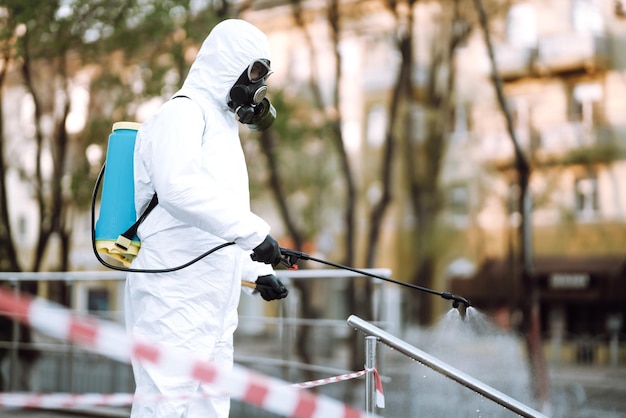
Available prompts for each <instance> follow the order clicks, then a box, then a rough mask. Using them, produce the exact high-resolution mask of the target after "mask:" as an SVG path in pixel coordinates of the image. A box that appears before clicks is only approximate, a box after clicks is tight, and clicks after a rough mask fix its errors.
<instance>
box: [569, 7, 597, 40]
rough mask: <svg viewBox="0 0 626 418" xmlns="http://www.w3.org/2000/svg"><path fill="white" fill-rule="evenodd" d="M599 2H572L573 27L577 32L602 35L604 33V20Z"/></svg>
mask: <svg viewBox="0 0 626 418" xmlns="http://www.w3.org/2000/svg"><path fill="white" fill-rule="evenodd" d="M598 3H599V2H598V0H573V1H572V26H573V27H574V30H576V31H577V32H591V33H595V34H601V33H602V32H603V31H604V19H603V18H602V11H601V10H600V5H599V4H598Z"/></svg>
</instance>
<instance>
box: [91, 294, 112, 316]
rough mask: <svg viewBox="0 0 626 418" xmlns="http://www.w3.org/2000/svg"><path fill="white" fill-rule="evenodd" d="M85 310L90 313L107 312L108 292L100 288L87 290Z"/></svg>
mask: <svg viewBox="0 0 626 418" xmlns="http://www.w3.org/2000/svg"><path fill="white" fill-rule="evenodd" d="M87 310H88V311H89V312H92V313H106V312H107V311H108V310H109V291H108V290H107V289H102V288H93V289H89V290H88V291H87Z"/></svg>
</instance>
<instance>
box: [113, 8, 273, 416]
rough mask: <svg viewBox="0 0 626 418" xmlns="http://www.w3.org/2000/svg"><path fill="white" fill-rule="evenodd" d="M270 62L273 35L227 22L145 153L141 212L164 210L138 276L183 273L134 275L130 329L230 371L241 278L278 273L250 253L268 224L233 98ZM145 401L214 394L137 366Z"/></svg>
mask: <svg viewBox="0 0 626 418" xmlns="http://www.w3.org/2000/svg"><path fill="white" fill-rule="evenodd" d="M259 58H266V59H270V53H269V44H268V41H267V38H266V36H265V35H264V34H263V33H262V32H261V31H259V30H258V29H257V28H255V27H254V26H252V25H251V24H249V23H247V22H245V21H242V20H235V19H231V20H226V21H223V22H221V23H219V24H218V25H217V26H215V28H214V29H213V30H212V31H211V33H210V34H209V36H208V37H207V38H206V40H205V41H204V43H203V44H202V47H201V49H200V51H199V53H198V55H197V57H196V60H195V62H194V63H193V65H192V66H191V69H190V71H189V74H188V76H187V78H186V79H185V82H184V84H183V87H182V88H181V90H180V91H179V92H178V93H177V94H176V95H175V96H174V97H176V96H185V97H180V98H173V99H171V100H169V101H168V102H166V103H165V104H164V105H163V106H162V107H161V108H160V109H159V110H158V111H157V112H156V113H155V114H154V115H153V116H152V117H151V118H150V119H149V120H147V121H146V122H145V123H143V124H142V126H141V128H140V129H139V132H138V134H137V140H136V144H135V160H134V169H135V206H136V208H137V212H138V213H137V215H138V216H139V215H140V214H141V213H142V212H143V210H144V209H145V207H146V206H147V204H148V202H149V200H150V198H151V197H152V195H153V193H155V192H156V193H157V195H158V199H159V203H158V205H157V206H156V207H155V208H154V210H153V211H152V212H151V213H150V215H149V216H148V217H147V218H146V219H145V221H144V222H143V223H142V224H141V226H140V228H139V231H138V235H139V238H140V239H141V250H140V251H139V255H138V256H137V258H136V259H135V260H134V261H133V264H132V268H133V269H151V270H154V269H164V268H170V267H175V266H179V265H181V264H184V263H186V262H188V261H190V260H192V259H194V258H195V257H197V256H199V255H200V254H202V253H204V252H206V251H207V250H209V249H211V248H214V247H216V246H218V245H220V244H223V243H226V242H235V244H236V245H230V246H227V247H225V248H223V249H220V250H218V251H216V252H214V253H213V254H211V255H209V256H208V257H205V258H203V259H202V260H200V261H199V262H197V263H195V264H192V265H191V266H189V267H186V268H184V269H182V270H178V271H175V272H170V273H159V274H157V273H129V274H128V277H127V282H126V307H125V308H126V325H127V329H128V332H129V333H130V334H131V335H133V336H135V337H146V338H148V339H150V340H152V341H156V342H158V343H160V344H162V345H165V346H168V347H176V348H181V349H185V350H188V351H190V352H193V353H194V355H199V356H201V358H203V359H205V360H208V361H212V362H218V363H220V364H226V365H228V366H232V362H233V333H234V331H235V328H236V327H237V306H238V304H239V296H240V294H241V283H240V282H241V280H247V281H251V282H254V281H255V280H256V279H257V277H259V276H261V275H266V274H273V269H272V266H271V265H269V264H263V263H259V262H254V261H252V260H251V258H250V251H251V250H252V249H254V248H255V247H256V246H258V245H259V244H260V243H261V242H262V241H263V240H264V238H265V237H266V236H267V235H268V233H269V230H270V227H269V225H268V224H267V223H266V222H265V221H263V220H262V219H261V218H259V217H258V216H257V215H255V214H254V213H252V212H251V211H250V202H249V186H248V172H247V167H246V162H245V159H244V153H243V150H242V147H241V143H240V139H239V134H238V126H239V124H238V122H237V121H236V120H235V118H234V115H233V113H232V112H231V111H230V110H229V109H228V107H227V104H226V97H227V95H228V92H229V90H230V88H231V87H232V86H233V84H234V83H235V82H236V80H237V78H238V77H239V76H240V74H241V73H242V71H244V70H245V69H246V67H247V66H248V65H249V64H250V63H251V62H252V61H253V60H255V59H259ZM133 369H134V374H135V380H136V384H137V389H136V395H137V396H138V397H140V396H141V395H143V394H154V393H161V394H169V395H171V394H195V393H198V392H204V391H209V390H210V389H209V388H207V387H204V385H202V384H200V383H198V382H197V381H194V380H192V379H191V378H190V377H189V376H187V375H185V374H184V373H183V374H182V375H176V373H171V371H162V370H159V369H158V368H157V367H154V366H150V365H148V364H140V363H138V362H135V363H134V364H133ZM229 408H230V400H229V398H228V397H224V396H216V397H211V398H208V399H207V400H202V401H193V402H186V401H182V400H181V401H176V400H168V401H165V402H159V403H155V402H146V403H141V402H136V403H135V405H133V409H132V415H131V416H132V417H133V418H148V417H149V418H178V417H186V418H213V417H219V418H225V417H228V414H229Z"/></svg>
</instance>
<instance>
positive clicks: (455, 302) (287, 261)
mask: <svg viewBox="0 0 626 418" xmlns="http://www.w3.org/2000/svg"><path fill="white" fill-rule="evenodd" d="M280 253H281V255H282V256H283V258H281V260H280V263H281V264H282V265H284V266H285V267H287V268H288V269H291V270H296V269H297V268H298V264H297V263H298V260H310V261H315V262H318V263H321V264H326V265H327V266H331V267H337V268H340V269H343V270H349V271H352V272H354V273H358V274H362V275H364V276H369V277H373V278H375V279H380V280H384V281H386V282H390V283H394V284H398V285H400V286H406V287H410V288H411V289H416V290H421V291H422V292H426V293H430V294H432V295H437V296H441V297H442V298H444V299H446V300H451V301H452V306H453V307H454V308H457V309H458V308H459V307H460V305H461V304H463V305H464V308H469V307H470V306H472V305H471V304H470V302H469V300H467V299H465V298H464V297H462V296H457V295H453V294H452V293H450V292H438V291H436V290H433V289H429V288H427V287H422V286H418V285H416V284H412V283H406V282H401V281H399V280H394V279H391V278H389V277H385V276H380V275H378V274H374V273H369V272H367V271H363V270H359V269H355V268H353V267H348V266H344V265H342V264H337V263H333V262H331V261H326V260H321V259H319V258H315V257H311V256H310V255H308V254H306V253H303V252H301V251H295V250H290V249H288V248H282V247H281V249H280Z"/></svg>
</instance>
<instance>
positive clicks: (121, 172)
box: [95, 122, 141, 266]
mask: <svg viewBox="0 0 626 418" xmlns="http://www.w3.org/2000/svg"><path fill="white" fill-rule="evenodd" d="M140 126H141V124H139V123H136V122H116V123H114V124H113V130H112V132H111V134H110V135H109V143H108V145H107V154H106V165H105V168H104V179H103V185H102V195H101V200H100V216H99V218H98V221H97V222H96V231H95V238H96V239H95V241H96V249H97V250H98V252H100V253H103V254H105V255H107V256H109V257H112V258H114V259H116V260H117V261H119V262H121V263H122V264H124V265H125V266H129V265H130V263H131V262H132V261H133V260H134V259H135V257H136V256H137V254H138V252H139V248H140V246H141V243H140V241H139V238H138V237H137V236H135V237H134V238H133V239H132V241H131V243H130V245H128V248H127V249H126V250H124V249H121V248H119V247H118V246H116V245H115V242H116V241H117V239H118V237H119V236H120V234H122V233H124V232H125V231H126V230H127V229H128V228H130V227H131V226H132V225H133V224H134V223H135V220H136V212H135V186H134V174H133V155H134V152H135V139H136V137H137V131H138V130H139V127H140Z"/></svg>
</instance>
